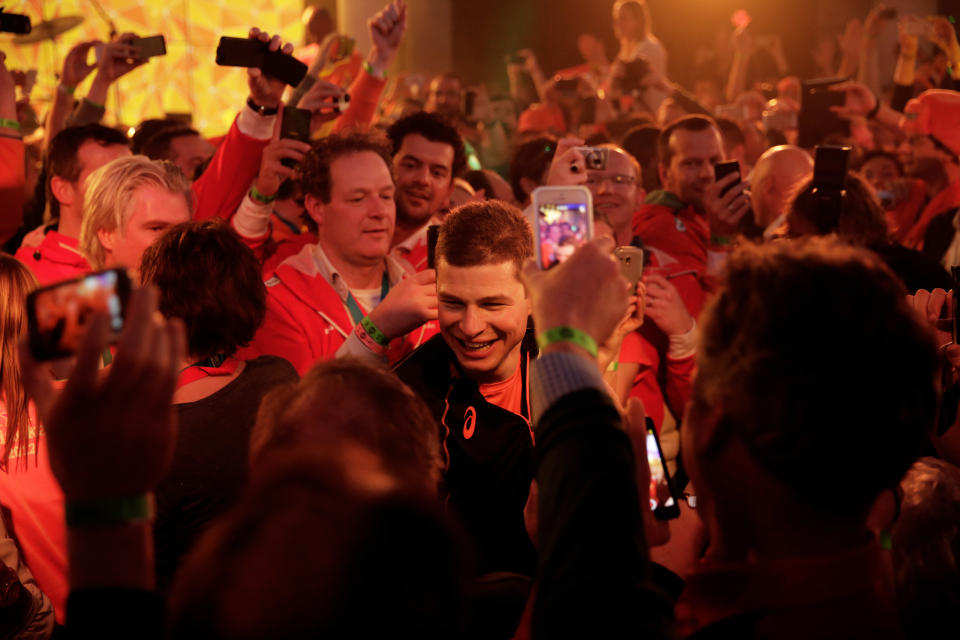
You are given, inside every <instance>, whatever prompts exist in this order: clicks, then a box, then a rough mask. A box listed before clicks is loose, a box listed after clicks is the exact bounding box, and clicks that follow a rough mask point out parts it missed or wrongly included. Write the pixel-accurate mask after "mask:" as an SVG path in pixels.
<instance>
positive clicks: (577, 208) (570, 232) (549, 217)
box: [533, 186, 593, 269]
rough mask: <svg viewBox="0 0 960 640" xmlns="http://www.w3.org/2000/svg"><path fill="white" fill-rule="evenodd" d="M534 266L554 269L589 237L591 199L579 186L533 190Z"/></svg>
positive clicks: (591, 234)
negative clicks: (534, 218) (535, 262)
mask: <svg viewBox="0 0 960 640" xmlns="http://www.w3.org/2000/svg"><path fill="white" fill-rule="evenodd" d="M533 212H534V215H535V217H536V220H535V224H534V225H533V232H534V234H535V236H536V237H535V244H536V246H535V251H536V256H537V265H538V266H539V267H540V268H541V269H549V268H551V267H554V266H556V265H558V264H560V263H561V262H563V261H564V260H566V259H567V258H569V257H570V256H571V255H572V254H573V252H574V251H576V250H577V247H579V246H580V245H582V244H583V243H585V242H587V241H588V240H590V239H592V238H593V199H592V198H591V197H590V191H589V190H588V189H587V188H586V187H583V186H573V187H537V188H536V189H534V191H533Z"/></svg>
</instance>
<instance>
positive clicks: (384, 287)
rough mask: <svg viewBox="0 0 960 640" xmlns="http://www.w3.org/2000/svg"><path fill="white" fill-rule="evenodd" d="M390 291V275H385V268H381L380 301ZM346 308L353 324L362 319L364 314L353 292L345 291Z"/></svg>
mask: <svg viewBox="0 0 960 640" xmlns="http://www.w3.org/2000/svg"><path fill="white" fill-rule="evenodd" d="M389 291H390V276H388V275H387V269H386V268H384V270H383V281H382V282H381V283H380V302H383V299H384V298H386V297H387V293H388V292H389ZM347 310H348V311H350V319H351V320H353V324H357V323H358V322H360V321H361V320H363V316H364V315H365V314H364V313H363V311H362V310H361V309H360V305H359V304H357V301H356V299H355V298H354V297H353V294H352V293H350V292H349V291H347Z"/></svg>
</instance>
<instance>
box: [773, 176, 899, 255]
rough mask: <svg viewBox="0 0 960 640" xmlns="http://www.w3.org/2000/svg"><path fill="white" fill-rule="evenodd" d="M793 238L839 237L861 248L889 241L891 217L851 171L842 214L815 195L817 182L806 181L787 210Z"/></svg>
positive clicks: (863, 182)
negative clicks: (835, 235)
mask: <svg viewBox="0 0 960 640" xmlns="http://www.w3.org/2000/svg"><path fill="white" fill-rule="evenodd" d="M787 225H788V227H789V228H790V233H791V235H808V234H815V235H827V234H831V233H835V234H837V235H838V236H839V237H841V238H842V239H844V240H846V241H847V242H849V243H851V244H853V245H856V246H858V247H874V246H878V245H885V244H887V242H889V236H890V229H889V227H888V225H887V217H886V214H885V213H884V211H883V207H882V206H881V205H880V201H879V200H877V195H876V193H874V191H873V188H872V187H871V186H870V185H869V184H867V181H866V180H864V179H863V178H861V177H860V176H859V175H858V174H856V173H853V172H847V180H846V183H845V184H844V193H843V197H842V205H841V208H840V215H839V216H837V215H836V212H835V211H833V210H832V209H831V208H830V207H825V206H824V205H823V204H822V202H821V201H820V199H819V198H818V197H817V195H816V194H815V193H814V184H813V180H808V181H807V182H804V183H803V184H802V185H801V186H800V187H799V189H798V191H797V195H796V196H795V197H794V199H793V202H792V203H791V204H790V206H789V207H788V208H787Z"/></svg>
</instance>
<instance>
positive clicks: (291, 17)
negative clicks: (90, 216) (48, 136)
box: [0, 0, 303, 136]
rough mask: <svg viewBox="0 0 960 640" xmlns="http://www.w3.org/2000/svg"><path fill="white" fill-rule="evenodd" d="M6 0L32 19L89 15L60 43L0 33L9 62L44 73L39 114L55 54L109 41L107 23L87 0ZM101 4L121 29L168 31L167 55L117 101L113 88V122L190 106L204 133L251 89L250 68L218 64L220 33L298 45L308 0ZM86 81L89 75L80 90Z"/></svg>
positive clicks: (220, 125)
mask: <svg viewBox="0 0 960 640" xmlns="http://www.w3.org/2000/svg"><path fill="white" fill-rule="evenodd" d="M3 4H4V5H5V10H6V11H10V12H15V13H25V14H27V15H29V16H30V19H31V20H32V21H33V23H34V24H36V23H37V22H39V21H40V20H42V19H49V18H53V17H56V16H68V15H81V16H83V17H84V22H83V24H81V25H80V26H79V27H77V28H75V29H73V30H72V31H69V32H68V33H66V34H65V35H63V36H61V37H60V38H59V39H58V40H57V42H56V45H55V50H54V45H51V44H50V43H49V42H44V43H41V44H30V45H23V46H15V45H14V44H13V43H12V42H11V40H12V37H11V36H10V35H8V34H2V35H0V49H2V50H3V51H4V52H5V53H6V54H7V67H8V68H10V69H31V68H36V69H38V71H39V76H40V79H39V82H38V86H37V87H36V88H35V89H34V90H33V93H32V98H33V102H34V104H35V105H36V106H37V110H38V111H40V112H41V115H42V114H43V113H45V112H46V110H47V108H48V106H49V100H50V97H51V96H52V95H53V92H54V91H55V89H56V84H55V80H54V70H55V66H54V56H56V60H57V61H59V64H62V62H63V58H64V57H65V56H66V54H67V51H69V50H70V47H72V46H73V45H74V44H76V43H78V42H82V41H85V40H106V39H107V36H108V35H109V28H108V27H107V24H106V22H105V21H104V20H103V19H102V18H101V17H100V15H99V14H98V13H97V11H96V10H95V8H94V5H93V4H92V3H91V2H89V0H47V1H42V0H8V1H6V2H3ZM100 4H101V6H102V7H103V9H104V11H105V12H106V13H107V14H108V15H109V16H110V18H111V19H112V20H113V21H114V23H115V24H116V27H117V29H118V30H119V32H120V33H124V32H127V31H132V32H134V33H136V34H137V35H140V36H148V35H154V34H157V33H163V34H164V36H165V38H166V41H167V55H166V56H165V57H162V58H153V59H151V61H150V62H149V63H148V64H146V65H144V66H142V67H139V68H137V69H134V70H133V71H131V72H130V73H129V74H127V75H126V76H124V77H123V78H121V79H120V81H119V82H118V83H117V85H118V86H119V97H120V100H119V101H118V100H117V97H116V93H115V92H114V91H111V93H110V97H109V100H108V104H107V118H106V120H107V122H108V123H109V124H124V125H135V124H137V123H138V122H140V121H141V120H144V119H146V118H155V117H162V116H163V114H164V113H165V112H192V113H193V122H194V127H196V128H197V129H199V130H200V131H201V132H202V133H203V134H205V135H209V136H214V135H221V134H223V133H225V132H226V130H227V128H228V127H229V126H230V123H231V122H232V121H233V118H234V116H235V115H236V113H237V111H238V110H239V109H240V108H241V107H242V106H243V103H244V100H245V99H246V97H247V88H246V71H244V70H243V69H237V68H233V67H218V66H217V65H216V64H214V57H215V52H216V48H217V41H218V40H219V39H220V36H222V35H229V36H245V35H246V34H247V31H248V30H249V28H250V27H251V26H258V27H260V28H261V29H264V30H267V31H269V32H270V33H280V34H281V36H282V37H283V38H284V40H288V41H291V42H294V44H297V45H299V44H300V41H301V38H302V34H303V29H302V27H301V26H300V13H301V11H302V8H303V0H166V1H164V0H144V1H143V2H138V1H137V0H102V1H101V3H100ZM56 71H57V73H59V69H56ZM91 77H92V74H91ZM89 83H90V79H89V78H88V79H87V80H86V81H85V82H84V84H83V85H81V87H80V89H78V91H77V95H78V96H82V95H83V94H84V93H85V90H86V86H87V85H89Z"/></svg>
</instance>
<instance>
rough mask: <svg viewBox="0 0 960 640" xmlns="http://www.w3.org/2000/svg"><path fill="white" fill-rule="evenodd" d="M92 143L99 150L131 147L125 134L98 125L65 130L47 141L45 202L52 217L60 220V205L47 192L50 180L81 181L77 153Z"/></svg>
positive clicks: (86, 125)
mask: <svg viewBox="0 0 960 640" xmlns="http://www.w3.org/2000/svg"><path fill="white" fill-rule="evenodd" d="M89 140H92V141H93V142H96V143H97V144H99V145H100V146H102V147H107V146H111V145H116V144H122V145H124V146H129V145H130V139H129V138H127V134H125V133H123V132H121V131H118V130H117V129H111V128H110V127H105V126H103V125H101V124H85V125H83V126H80V127H67V128H66V129H64V130H63V131H61V132H60V133H58V134H57V135H55V136H54V137H53V139H52V140H51V141H50V148H49V149H48V150H47V166H46V168H47V202H49V203H50V213H51V215H52V216H53V217H59V216H60V203H59V202H58V201H57V199H56V198H55V197H54V196H53V192H52V191H51V190H50V180H51V179H52V178H54V177H57V178H62V179H64V180H66V181H67V182H76V181H77V180H78V179H79V178H80V172H81V171H82V169H81V167H80V160H79V158H78V157H77V152H78V151H79V150H80V147H81V146H82V145H83V143H84V142H87V141H89Z"/></svg>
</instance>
